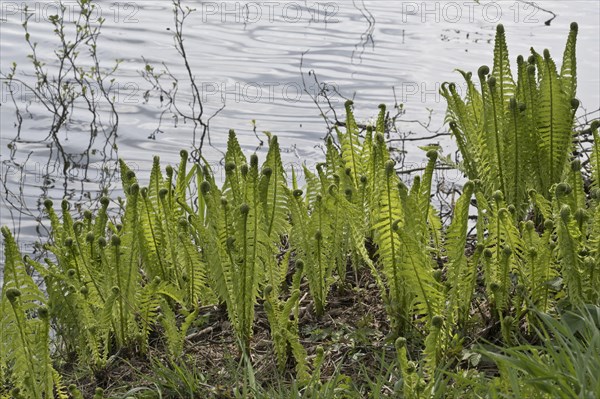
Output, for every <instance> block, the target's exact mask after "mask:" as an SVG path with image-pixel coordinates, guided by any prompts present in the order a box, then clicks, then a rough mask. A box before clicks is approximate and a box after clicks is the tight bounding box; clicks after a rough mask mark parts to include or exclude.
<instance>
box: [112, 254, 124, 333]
mask: <svg viewBox="0 0 600 399" xmlns="http://www.w3.org/2000/svg"><path fill="white" fill-rule="evenodd" d="M114 249H115V267H116V269H117V287H119V320H120V326H119V328H120V330H121V345H124V344H125V313H123V289H122V287H121V265H120V264H121V251H120V250H119V245H115V246H114Z"/></svg>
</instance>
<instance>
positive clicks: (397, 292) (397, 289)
mask: <svg viewBox="0 0 600 399" xmlns="http://www.w3.org/2000/svg"><path fill="white" fill-rule="evenodd" d="M390 180H391V177H390V176H386V179H385V182H386V194H387V207H388V222H389V223H388V228H389V235H390V238H391V250H392V264H391V267H392V273H393V277H394V291H395V292H394V294H395V296H396V305H398V304H400V287H399V286H398V270H397V265H396V242H395V240H394V228H393V225H394V220H393V219H394V216H393V214H392V187H391V185H390Z"/></svg>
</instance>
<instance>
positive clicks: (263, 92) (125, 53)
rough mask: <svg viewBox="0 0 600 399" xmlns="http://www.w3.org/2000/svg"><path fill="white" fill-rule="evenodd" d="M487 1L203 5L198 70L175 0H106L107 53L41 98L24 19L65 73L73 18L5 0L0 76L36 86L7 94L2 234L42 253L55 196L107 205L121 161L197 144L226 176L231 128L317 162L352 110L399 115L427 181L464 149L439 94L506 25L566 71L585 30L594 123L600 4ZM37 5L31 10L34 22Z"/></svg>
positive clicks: (396, 131)
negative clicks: (61, 23) (448, 127)
mask: <svg viewBox="0 0 600 399" xmlns="http://www.w3.org/2000/svg"><path fill="white" fill-rule="evenodd" d="M480 3H481V4H477V3H475V2H452V1H441V2H411V1H383V0H353V1H352V2H349V1H344V2H341V1H337V2H307V1H285V2H249V1H236V2H234V1H231V2H202V3H200V2H187V1H185V0H184V1H182V8H181V11H182V12H184V13H185V12H187V9H186V5H189V6H190V7H192V6H193V7H195V11H194V12H192V13H190V14H189V15H188V16H187V19H186V21H185V24H184V28H183V33H182V36H181V37H182V38H183V43H184V45H185V50H186V57H187V59H188V61H189V63H188V64H187V65H186V63H185V62H183V61H182V57H181V54H180V52H181V47H179V48H178V46H177V40H175V41H174V38H175V39H176V38H177V34H178V33H181V32H178V30H177V24H176V23H175V19H174V18H176V17H177V15H176V14H174V13H173V7H172V4H171V3H170V2H167V1H158V0H154V1H147V0H146V1H128V2H98V5H97V8H96V9H94V10H93V12H91V13H90V16H89V20H90V22H91V23H92V25H93V26H96V25H98V22H99V20H98V18H99V17H102V18H105V21H104V25H103V27H102V33H101V35H100V36H97V35H94V34H93V33H88V34H90V35H91V36H90V37H92V38H93V40H94V41H97V46H96V43H95V42H82V43H80V46H81V50H82V51H81V52H80V53H79V58H78V59H76V60H75V61H74V63H72V64H69V63H67V65H66V68H67V69H63V70H62V73H63V74H64V78H63V80H62V81H60V82H57V81H50V83H49V85H48V87H54V91H52V90H46V91H43V93H44V94H45V95H47V96H48V97H47V98H46V100H45V101H42V100H41V99H40V98H38V97H37V96H36V95H35V92H36V90H37V91H38V92H40V90H41V89H40V87H37V86H36V82H38V81H39V79H40V75H39V74H38V75H36V68H35V67H33V66H32V65H31V60H30V59H28V58H27V56H28V54H31V53H32V49H31V48H30V47H29V45H28V44H27V43H26V41H25V36H24V35H25V33H24V30H23V27H22V23H23V22H25V20H26V18H27V15H29V20H28V26H27V28H28V30H29V32H30V40H31V42H32V43H34V42H35V43H37V45H36V48H35V49H36V52H37V57H38V59H39V60H40V62H41V63H42V64H43V63H45V65H44V66H43V68H46V69H48V70H52V71H54V73H53V75H56V71H57V68H58V69H60V65H59V64H57V57H56V55H55V54H54V51H55V50H57V49H59V50H60V45H61V41H60V40H58V39H57V37H56V35H55V34H53V33H52V30H53V29H54V28H53V26H52V22H51V21H50V16H51V15H53V13H56V12H57V11H59V10H58V9H57V7H56V4H57V3H56V2H52V1H42V2H14V3H10V2H3V4H2V22H1V23H2V39H1V47H2V59H1V61H0V70H1V71H2V73H3V74H4V75H6V74H9V73H10V71H11V63H12V61H15V62H16V63H17V71H16V74H15V77H16V78H17V79H19V80H20V81H21V84H19V82H17V81H13V82H12V83H13V84H12V85H11V86H7V85H3V86H2V93H1V94H2V100H1V101H2V106H1V107H0V112H1V126H0V127H1V132H2V134H1V138H0V145H1V148H2V150H1V151H2V152H1V155H2V173H1V174H0V175H1V176H2V184H3V196H2V197H3V200H2V204H1V205H0V210H1V211H2V214H1V216H0V223H1V224H8V225H10V226H14V227H15V229H16V230H18V233H20V236H19V239H20V240H21V242H22V243H24V245H25V244H26V243H30V242H33V241H34V240H35V239H36V237H37V236H38V234H40V233H41V234H43V230H41V229H42V227H40V224H39V223H38V220H39V218H40V215H41V214H40V212H39V207H40V203H41V200H40V198H41V197H50V198H53V199H60V198H63V197H66V198H70V199H72V200H73V201H75V202H80V203H85V202H87V201H89V200H90V199H91V200H93V199H94V198H96V197H97V194H98V193H100V192H102V191H103V190H108V189H112V188H114V187H115V185H114V184H111V182H114V181H115V180H117V176H116V175H115V163H114V162H115V158H116V156H117V154H118V156H121V157H123V158H124V159H126V160H127V161H128V163H129V164H130V166H131V167H132V169H134V170H136V172H138V173H139V172H142V173H139V174H140V177H141V179H142V181H143V179H144V178H147V174H148V173H144V172H148V171H149V168H150V166H151V161H152V155H154V154H159V155H160V156H161V158H162V160H163V164H166V163H168V162H170V163H174V162H177V160H178V154H179V150H180V149H181V148H182V147H185V148H193V147H194V146H195V147H196V148H199V147H200V142H201V139H202V137H205V139H206V142H205V143H204V146H203V152H202V155H203V156H204V157H205V158H206V159H208V161H209V162H211V163H212V164H213V165H214V167H215V168H217V173H218V167H219V165H220V164H219V161H220V159H221V156H222V153H221V151H222V150H223V149H224V147H225V142H226V137H227V135H226V133H227V131H228V130H229V128H234V129H236V132H237V133H238V137H239V139H240V142H241V144H242V145H243V146H244V149H246V150H248V151H254V150H257V151H258V152H263V151H264V149H263V148H262V147H261V146H260V145H259V144H260V140H261V139H264V136H262V133H261V132H262V131H265V130H268V131H270V132H273V133H274V134H278V135H279V137H280V140H279V141H280V144H281V146H282V148H283V150H284V154H283V156H284V162H286V163H287V164H288V165H292V164H296V165H298V164H300V163H302V162H304V161H306V162H308V163H313V162H314V161H315V160H317V159H321V156H322V151H321V146H320V144H321V139H322V138H323V137H324V136H325V135H326V134H327V133H328V132H330V131H331V129H332V127H333V125H334V124H335V123H336V122H335V121H336V120H337V121H343V119H344V116H343V114H344V110H343V104H344V101H345V99H347V98H350V99H353V100H354V102H355V105H356V113H357V117H358V119H359V120H361V121H362V122H363V123H367V122H369V121H370V120H371V118H373V117H374V116H375V115H376V113H377V111H378V109H377V105H378V104H380V103H385V104H387V106H388V109H389V110H390V118H389V119H390V121H392V123H391V126H390V130H391V132H392V134H391V136H390V139H391V144H392V145H396V146H398V147H399V148H400V150H401V151H400V152H399V154H400V155H399V156H401V157H403V160H404V161H405V163H404V167H405V169H406V170H412V169H418V168H419V166H420V165H421V164H422V162H423V155H422V151H421V150H419V149H417V146H418V145H422V144H424V143H425V144H429V143H439V144H441V145H442V146H443V147H444V151H445V152H446V153H453V152H454V148H453V146H452V145H451V143H450V140H449V139H448V137H447V136H446V135H444V133H445V132H444V129H443V123H442V122H443V114H444V111H445V104H444V102H443V100H442V98H441V97H440V96H439V94H438V90H439V86H440V85H441V83H442V82H444V81H452V80H456V81H460V79H459V76H458V74H456V73H455V72H454V68H457V67H459V68H461V69H466V70H472V71H475V70H477V68H478V67H479V66H480V65H481V64H484V63H485V64H490V63H491V51H492V48H493V34H494V27H495V25H496V24H497V23H498V22H502V23H504V24H505V26H506V30H507V36H508V45H509V49H510V51H511V56H510V58H511V60H512V61H513V62H514V60H515V59H516V56H517V55H518V54H527V53H528V51H529V46H534V47H535V48H537V49H543V48H549V49H550V51H551V54H553V55H554V57H555V58H556V59H557V60H559V59H560V57H561V55H562V50H563V47H564V43H565V41H566V37H567V34H568V31H569V23H570V22H571V21H578V22H579V26H580V35H579V44H578V51H579V70H578V74H579V82H580V85H579V91H578V94H579V98H580V99H581V101H582V107H583V110H582V112H583V113H585V112H586V111H587V112H594V111H596V114H592V115H590V116H588V117H598V116H599V115H598V113H597V110H598V108H599V99H598V93H599V92H600V81H599V76H600V72H599V65H600V62H599V61H600V50H599V48H598V42H597V38H598V37H600V27H599V24H598V18H599V17H600V3H599V2H597V1H596V0H584V1H570V2H561V1H540V2H537V4H538V5H539V6H540V7H541V8H543V9H546V10H549V11H552V12H553V13H555V14H556V15H557V16H556V18H555V19H553V20H552V22H551V23H550V25H546V23H545V22H547V21H548V20H549V19H550V18H552V15H551V14H549V13H547V12H544V11H542V10H540V9H539V8H536V7H533V6H532V5H531V4H529V2H523V1H502V2H490V1H481V2H480ZM23 4H31V5H32V8H31V9H30V11H29V12H28V13H25V12H24V10H23V9H22V6H23ZM65 4H66V5H67V7H66V8H65V9H64V13H65V21H67V22H68V23H69V24H68V25H69V26H70V28H69V29H68V32H67V33H68V34H69V35H71V36H69V37H74V36H73V35H76V34H77V32H76V30H75V29H73V25H72V22H75V21H77V20H78V18H79V14H78V11H77V8H76V7H75V3H74V2H66V3H65ZM34 5H35V6H34ZM181 15H183V14H179V16H180V17H181ZM185 15H187V14H185ZM92 45H94V46H96V47H94V48H95V49H96V50H95V51H96V52H97V58H96V59H94V57H93V56H91V55H90V49H91V48H92V47H91V46H92ZM115 60H120V62H119V64H118V68H117V69H113V68H114V66H115ZM146 65H149V66H151V68H153V69H152V73H153V74H150V73H149V71H148V70H147V69H146ZM76 66H79V67H81V68H83V69H82V71H79V70H78V69H77V67H76ZM188 67H189V69H188ZM38 72H39V71H38ZM80 72H84V73H83V74H82V73H80ZM51 76H52V75H51V74H48V77H49V78H51ZM155 78H157V79H158V80H156V79H155ZM190 78H192V80H190ZM42 80H43V79H42ZM174 82H176V85H175V86H173V83H174ZM192 82H193V85H192ZM62 84H67V87H66V88H65V87H63V86H62ZM28 85H29V87H28ZM68 85H72V86H70V89H69V86H68ZM82 86H86V87H88V89H87V92H86V94H85V95H79V96H76V98H74V99H72V100H73V101H71V97H69V96H70V95H71V96H72V95H75V94H74V93H73V92H71V91H73V88H81V87H82ZM42 87H43V86H42ZM161 87H162V89H161ZM32 88H33V90H32ZM163 89H164V90H163ZM69 90H71V91H69ZM80 94H81V93H80ZM53 95H54V96H58V97H54V100H53V97H52V96H53ZM57 100H58V102H56V101H57ZM198 100H200V102H198ZM52 104H55V105H56V104H58V105H60V106H63V108H64V109H63V108H60V109H58V111H60V112H58V114H59V115H63V117H64V118H63V119H61V118H60V117H59V119H58V120H57V119H56V115H57V113H56V112H54V111H56V110H55V109H53V108H52V106H50V109H48V107H47V106H48V105H52ZM94 107H98V108H94ZM200 107H202V109H201V108H200ZM17 109H18V110H19V113H18V114H16V113H15V111H16V110H17ZM93 115H99V118H98V119H94V117H93ZM199 115H200V116H201V117H199ZM213 115H216V116H214V117H213V118H210V117H211V116H213ZM49 133H50V134H49ZM415 138H425V141H424V142H423V141H421V142H417V141H413V140H414V139H415ZM399 139H405V140H403V141H398V140H399ZM257 147H258V149H257ZM440 173H444V174H443V175H442V176H441V178H443V179H445V180H446V182H447V183H448V184H451V183H452V182H454V181H460V178H461V177H460V174H459V173H457V172H456V171H441V172H440ZM85 206H88V205H87V204H86V205H85ZM15 207H16V208H19V209H20V210H21V212H22V213H20V212H16V211H15Z"/></svg>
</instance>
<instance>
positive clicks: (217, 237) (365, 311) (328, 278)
mask: <svg viewBox="0 0 600 399" xmlns="http://www.w3.org/2000/svg"><path fill="white" fill-rule="evenodd" d="M577 31H578V27H577V25H576V24H572V26H571V32H570V34H569V36H568V40H567V45H566V49H565V52H564V56H563V60H562V66H561V68H560V70H559V69H558V67H557V66H556V64H555V61H554V60H553V59H552V58H551V56H550V54H549V52H548V51H544V52H543V53H538V52H536V51H534V50H532V54H531V56H530V57H528V58H527V59H526V58H525V57H519V58H518V59H517V70H516V74H515V75H513V73H512V72H511V69H510V64H509V56H508V50H507V48H506V42H505V32H504V28H503V27H502V26H499V27H498V29H497V33H496V45H495V49H494V63H493V67H492V68H491V69H490V68H488V67H481V68H480V69H479V71H478V78H479V89H477V87H476V84H475V83H474V82H473V79H472V75H471V74H470V73H466V72H461V73H462V75H463V77H464V78H465V79H466V82H467V87H468V90H467V92H466V93H465V95H464V96H461V94H460V93H458V92H457V90H456V86H455V85H454V84H445V85H444V86H443V88H442V94H443V95H444V97H445V98H446V100H447V101H448V123H449V126H450V129H451V130H452V133H453V137H454V139H455V140H456V144H457V146H458V148H459V151H460V154H461V159H460V161H459V162H458V163H457V164H453V166H454V167H456V168H459V169H460V170H461V171H463V172H464V174H465V176H466V179H465V182H464V185H463V186H462V190H461V192H460V195H459V196H457V198H456V199H455V200H454V201H453V202H452V206H453V210H452V217H451V220H450V221H449V222H448V223H443V222H442V220H441V218H440V216H439V209H438V208H437V207H436V206H437V205H436V203H435V202H434V201H432V195H431V193H432V186H433V185H434V184H435V182H434V170H435V168H436V166H437V165H439V164H440V163H445V164H446V165H447V164H449V163H450V161H449V160H448V158H446V157H443V156H441V155H442V154H441V153H440V149H439V148H438V147H427V148H424V150H425V153H426V157H427V165H426V167H425V169H424V171H423V173H422V174H421V175H420V176H415V177H414V179H413V181H412V182H411V184H410V185H409V184H407V183H406V182H404V181H403V180H402V179H400V178H399V176H398V174H397V173H396V169H395V163H394V160H393V159H392V158H391V157H390V152H389V148H388V145H387V143H386V141H385V138H384V133H385V118H386V107H385V105H380V106H379V113H378V117H377V118H376V121H375V122H374V123H373V124H372V125H367V126H366V127H365V129H361V128H359V125H358V124H357V122H356V120H355V118H354V116H353V106H354V105H353V103H352V102H351V101H348V102H346V104H345V114H346V120H345V123H344V124H343V126H340V127H338V128H336V129H335V132H334V133H333V134H331V135H329V136H328V137H327V138H326V141H325V146H326V151H325V157H324V159H323V161H322V162H321V163H319V164H318V165H317V167H316V169H314V170H310V169H309V168H307V167H304V168H302V169H301V170H294V169H292V170H285V169H284V166H283V163H282V160H281V155H280V149H279V143H278V139H277V136H275V135H272V134H267V139H266V141H267V142H268V147H269V149H268V153H267V155H266V157H265V159H262V160H261V159H259V157H258V156H257V155H256V154H251V155H250V156H249V157H248V155H247V154H245V153H244V152H243V151H242V149H241V147H240V145H239V143H238V141H237V137H236V135H235V133H234V132H233V131H230V132H229V141H228V145H227V151H226V154H225V156H224V162H223V164H224V170H225V172H224V179H223V181H220V180H219V179H218V178H217V177H216V173H215V171H214V170H212V169H211V167H210V166H209V164H208V163H207V162H205V161H203V159H202V158H201V157H200V159H199V160H196V159H194V157H192V158H191V157H190V154H189V153H188V151H186V150H182V151H181V160H180V162H179V165H176V166H175V167H172V166H168V165H167V166H166V167H164V166H163V165H161V163H160V159H159V157H158V156H156V157H155V158H154V163H153V167H152V170H151V172H150V176H149V184H148V185H146V186H143V185H141V184H140V182H139V181H138V176H137V175H136V173H134V171H132V170H131V169H130V168H129V167H128V166H127V163H126V162H125V161H123V160H122V161H120V170H119V175H120V178H121V183H122V188H123V193H124V194H123V197H117V198H109V197H107V196H105V197H103V198H102V199H101V200H100V206H99V208H98V209H94V210H85V211H82V212H75V211H74V210H73V209H71V206H70V203H69V201H67V200H63V201H62V202H61V203H60V204H55V203H54V202H52V201H51V200H46V201H45V202H44V207H45V211H46V217H47V218H48V220H49V221H50V223H51V235H50V238H49V240H48V242H46V243H45V244H44V249H45V250H47V251H48V256H47V258H46V259H44V260H43V261H41V262H38V261H36V260H34V259H33V258H32V257H29V256H28V255H27V254H22V253H20V251H19V249H18V246H17V242H15V239H14V238H13V235H12V233H11V231H10V229H9V228H7V227H3V228H2V235H3V239H4V240H5V258H6V263H5V266H4V279H3V287H2V296H1V302H0V306H1V312H2V313H1V318H0V357H1V359H2V361H1V363H0V381H1V384H2V385H1V387H2V388H1V389H0V395H1V396H2V397H6V398H8V397H14V398H36V399H37V398H50V397H58V398H69V397H72V398H91V397H93V398H98V399H100V398H108V397H111V398H117V397H123V398H124V397H140V398H162V397H164V398H180V397H186V398H206V397H215V398H229V397H239V398H250V397H256V398H273V397H281V398H291V397H307V398H328V397H331V398H363V397H373V398H379V397H404V398H430V397H431V398H442V397H443V398H447V397H448V398H451V397H455V398H465V397H473V398H478V397H489V398H500V397H548V398H555V397H560V398H592V397H597V396H598V395H599V394H600V377H599V376H598V373H597V370H598V369H599V367H600V360H599V359H600V332H599V326H600V185H599V184H600V183H599V182H600V144H599V139H600V138H599V136H598V134H599V133H598V125H599V124H598V121H593V122H592V123H591V124H590V125H589V126H588V127H587V128H586V132H587V133H586V134H588V135H589V136H591V137H593V140H592V142H591V143H590V147H589V149H588V151H586V152H581V151H576V148H575V146H574V144H573V134H574V132H573V125H574V115H575V112H576V110H577V107H578V105H579V104H578V101H577V100H576V86H577V84H576V82H577V80H576V56H575V46H576V36H577ZM514 76H516V77H514ZM588 155H589V156H588ZM191 159H192V162H191V161H190V160H191ZM34 277H35V278H41V279H42V281H43V284H41V285H38V284H37V283H36V280H35V279H34Z"/></svg>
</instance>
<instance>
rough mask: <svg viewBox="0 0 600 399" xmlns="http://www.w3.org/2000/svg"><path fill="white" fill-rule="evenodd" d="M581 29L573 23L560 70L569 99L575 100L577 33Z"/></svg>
mask: <svg viewBox="0 0 600 399" xmlns="http://www.w3.org/2000/svg"><path fill="white" fill-rule="evenodd" d="M578 30H579V27H578V25H577V23H576V22H572V23H571V30H570V32H569V37H568V38H567V44H566V45H565V51H564V53H563V62H562V67H561V70H560V77H561V80H562V82H563V88H564V90H565V93H566V95H567V97H568V98H569V99H571V98H575V96H576V92H577V58H576V53H577V51H576V45H577V32H578Z"/></svg>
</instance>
